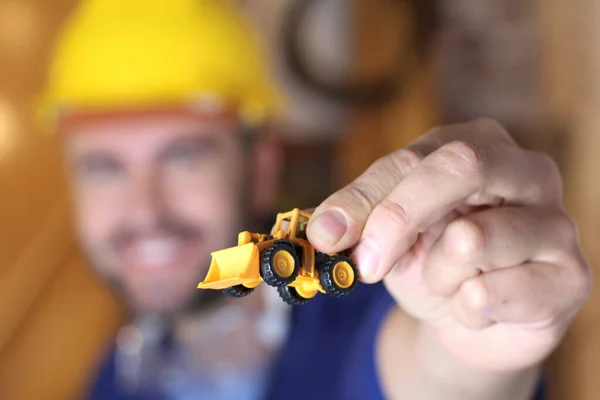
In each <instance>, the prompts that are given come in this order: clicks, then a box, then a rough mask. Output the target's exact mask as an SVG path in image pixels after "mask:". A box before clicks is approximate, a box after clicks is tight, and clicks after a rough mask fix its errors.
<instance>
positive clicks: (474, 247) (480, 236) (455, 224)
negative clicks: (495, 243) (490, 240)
mask: <svg viewBox="0 0 600 400" xmlns="http://www.w3.org/2000/svg"><path fill="white" fill-rule="evenodd" d="M444 239H445V240H444V250H445V251H446V252H447V253H448V254H449V255H451V256H455V257H456V256H458V257H460V258H472V257H473V256H474V255H476V254H478V253H480V252H481V251H482V250H483V249H484V248H485V232H484V230H483V228H482V227H481V226H480V225H479V224H478V223H477V222H475V221H473V220H470V219H466V218H460V219H457V220H454V221H452V222H451V223H450V224H449V225H448V227H447V228H446V233H445V234H444Z"/></svg>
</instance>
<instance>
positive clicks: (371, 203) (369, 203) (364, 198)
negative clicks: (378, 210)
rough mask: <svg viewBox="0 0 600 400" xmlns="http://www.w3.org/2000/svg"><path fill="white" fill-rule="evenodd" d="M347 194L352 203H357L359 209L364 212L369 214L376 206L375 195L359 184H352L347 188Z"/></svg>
mask: <svg viewBox="0 0 600 400" xmlns="http://www.w3.org/2000/svg"><path fill="white" fill-rule="evenodd" d="M348 194H349V196H350V198H351V199H352V201H351V202H352V203H358V205H359V206H360V208H361V209H362V210H364V211H366V212H370V211H371V210H373V208H374V207H375V206H376V204H377V200H376V198H375V195H374V194H373V193H372V191H371V190H369V188H367V187H365V186H364V185H362V184H361V183H358V182H357V183H354V184H352V185H351V186H349V187H348Z"/></svg>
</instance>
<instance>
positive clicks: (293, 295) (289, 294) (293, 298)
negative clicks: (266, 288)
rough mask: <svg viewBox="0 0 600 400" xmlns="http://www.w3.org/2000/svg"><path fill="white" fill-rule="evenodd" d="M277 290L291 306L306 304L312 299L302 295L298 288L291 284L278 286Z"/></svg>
mask: <svg viewBox="0 0 600 400" xmlns="http://www.w3.org/2000/svg"><path fill="white" fill-rule="evenodd" d="M277 292H278V293H279V297H281V299H282V300H283V301H284V302H285V303H287V304H289V305H291V306H298V305H300V304H305V303H307V302H308V301H309V300H310V299H305V298H304V297H302V296H300V295H299V294H298V292H297V291H296V289H295V288H293V287H290V286H280V287H278V288H277Z"/></svg>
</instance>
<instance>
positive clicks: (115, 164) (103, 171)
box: [76, 156, 124, 183]
mask: <svg viewBox="0 0 600 400" xmlns="http://www.w3.org/2000/svg"><path fill="white" fill-rule="evenodd" d="M76 168H77V175H78V177H79V179H81V180H83V181H84V182H88V183H92V182H95V183H98V182H107V181H110V180H113V179H116V178H118V177H119V176H121V174H122V173H123V172H124V168H123V166H122V164H121V163H120V162H119V161H118V160H116V159H115V158H112V157H107V156H87V157H84V158H82V159H81V160H79V161H78V162H77V167H76Z"/></svg>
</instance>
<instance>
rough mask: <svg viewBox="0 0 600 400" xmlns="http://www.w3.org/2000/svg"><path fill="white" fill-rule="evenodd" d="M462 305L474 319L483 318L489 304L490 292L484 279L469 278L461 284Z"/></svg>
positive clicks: (464, 310)
mask: <svg viewBox="0 0 600 400" xmlns="http://www.w3.org/2000/svg"><path fill="white" fill-rule="evenodd" d="M460 296H461V298H460V305H461V307H462V309H463V312H464V313H465V314H466V315H468V316H470V317H471V318H473V319H477V318H481V317H482V316H483V314H484V311H485V309H486V307H487V306H488V305H489V304H488V303H489V294H488V291H487V288H486V286H485V283H484V280H483V279H469V280H467V281H465V282H463V284H462V285H461V288H460Z"/></svg>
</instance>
